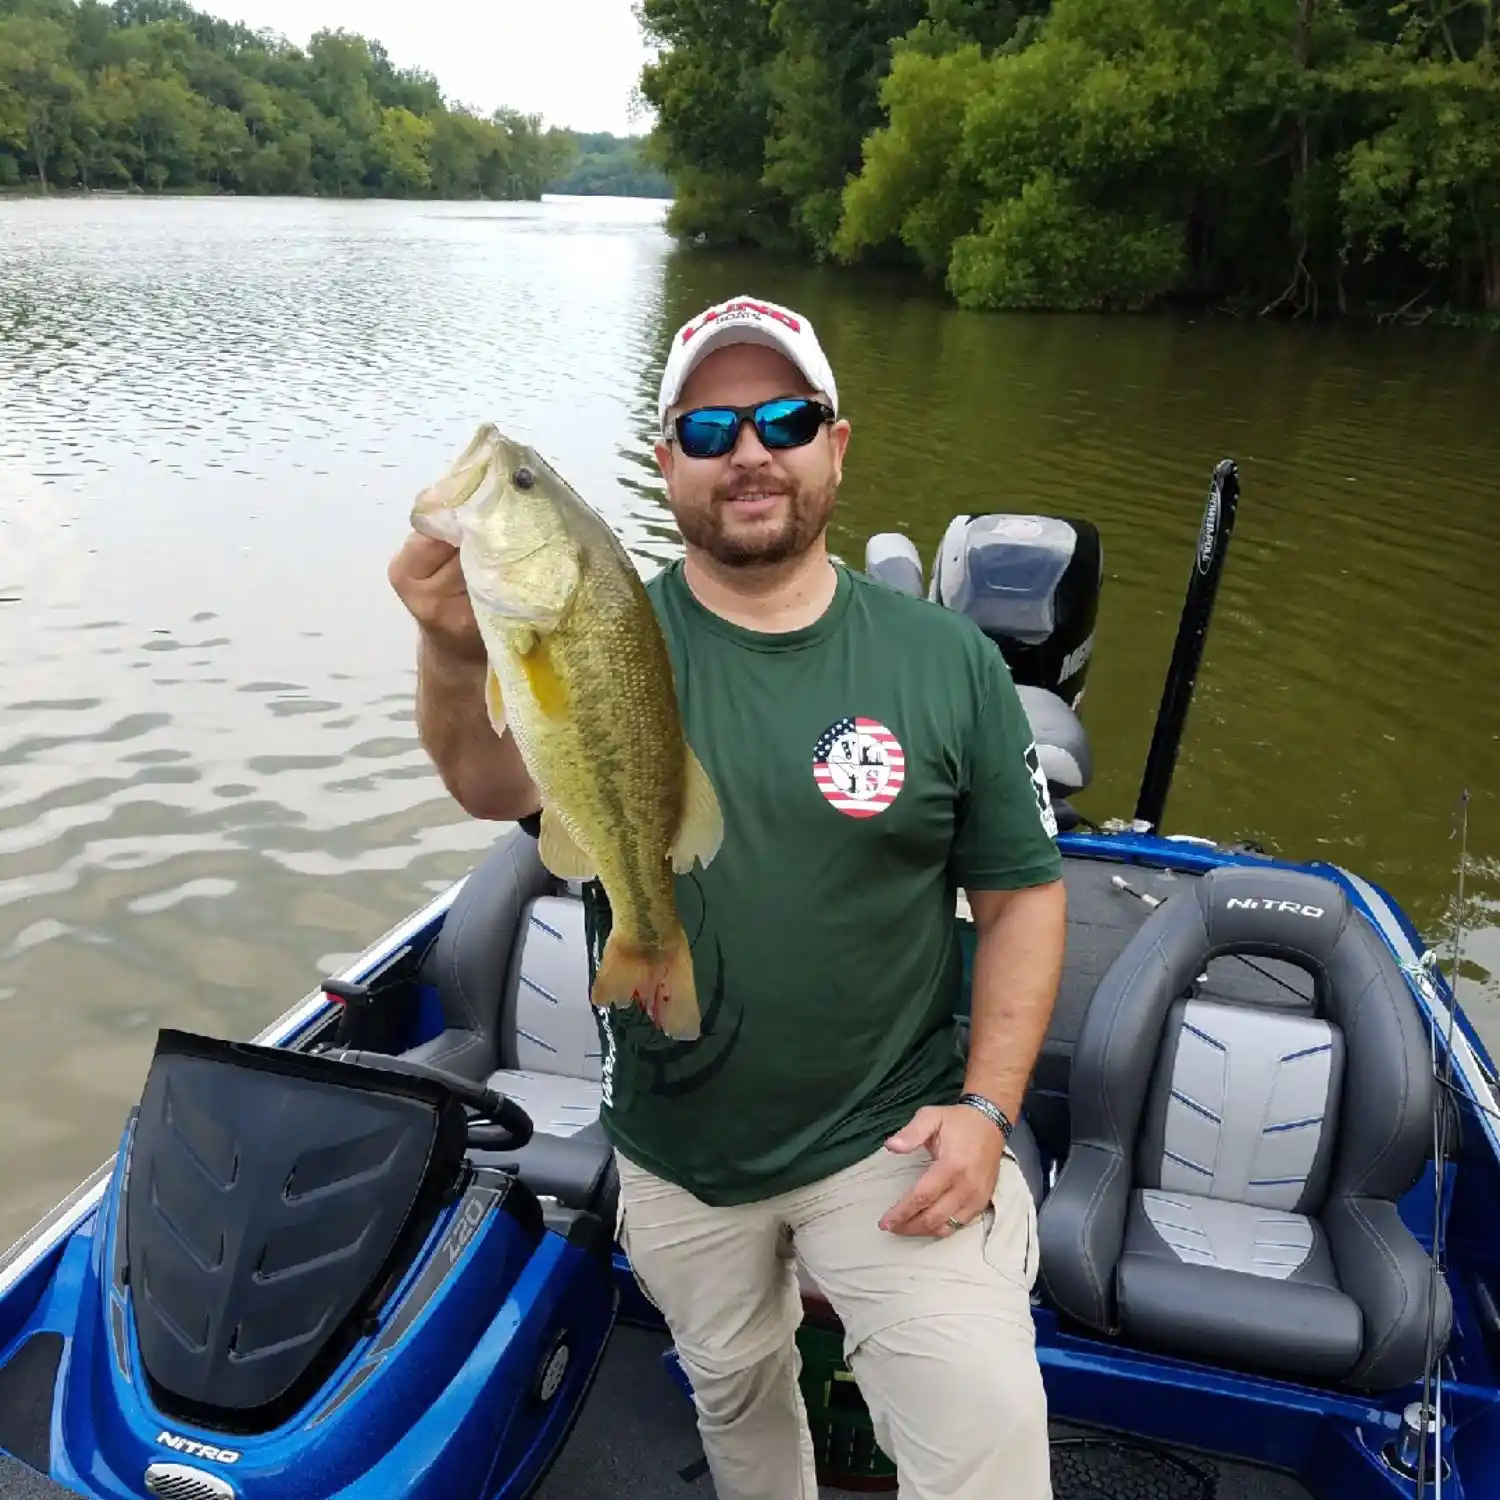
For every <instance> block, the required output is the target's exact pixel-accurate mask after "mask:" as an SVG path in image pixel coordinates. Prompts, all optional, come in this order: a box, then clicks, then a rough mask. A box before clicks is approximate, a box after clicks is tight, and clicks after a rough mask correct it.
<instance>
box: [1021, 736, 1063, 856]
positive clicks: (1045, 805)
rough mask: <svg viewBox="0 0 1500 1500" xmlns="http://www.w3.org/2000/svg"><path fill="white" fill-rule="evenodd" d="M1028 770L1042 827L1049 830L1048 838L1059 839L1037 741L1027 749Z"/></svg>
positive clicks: (1050, 794)
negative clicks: (1037, 750) (1037, 751)
mask: <svg viewBox="0 0 1500 1500" xmlns="http://www.w3.org/2000/svg"><path fill="white" fill-rule="evenodd" d="M1026 769H1027V771H1029V772H1030V773H1031V791H1032V795H1033V796H1034V797H1035V798H1036V812H1037V816H1038V817H1039V818H1040V819H1041V820H1042V827H1043V828H1045V829H1046V830H1047V837H1048V838H1049V839H1055V838H1056V837H1057V814H1056V813H1055V812H1053V810H1052V792H1051V789H1050V788H1049V787H1048V786H1047V773H1046V772H1045V771H1044V770H1042V761H1041V757H1040V756H1039V755H1038V754H1037V753H1036V741H1035V740H1033V741H1032V742H1031V744H1029V745H1028V746H1027V747H1026Z"/></svg>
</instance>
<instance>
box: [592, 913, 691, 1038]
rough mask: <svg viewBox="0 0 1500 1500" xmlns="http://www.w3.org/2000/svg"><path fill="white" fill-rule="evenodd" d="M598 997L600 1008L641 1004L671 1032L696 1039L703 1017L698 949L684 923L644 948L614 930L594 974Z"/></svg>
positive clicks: (672, 1035) (676, 1035)
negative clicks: (661, 941) (659, 943)
mask: <svg viewBox="0 0 1500 1500" xmlns="http://www.w3.org/2000/svg"><path fill="white" fill-rule="evenodd" d="M593 1001H594V1004H595V1005H597V1006H599V1007H600V1008H601V1009H603V1008H604V1007H606V1006H611V1005H638V1006H640V1008H641V1009H642V1010H644V1011H645V1012H646V1014H647V1015H648V1016H650V1018H651V1021H652V1024H653V1025H654V1026H656V1027H657V1028H658V1029H659V1030H661V1031H664V1032H665V1033H666V1034H667V1035H668V1036H669V1037H672V1038H673V1039H674V1040H676V1041H679V1042H692V1041H696V1040H697V1039H698V1037H699V1035H700V1034H701V1025H702V1017H701V1015H700V1014H699V1010H698V985H697V981H696V979H695V978H694V975H693V952H692V949H691V948H689V947H688V940H687V933H685V932H684V931H683V930H682V924H681V923H678V924H677V927H676V930H675V931H674V932H673V934H672V936H671V937H670V938H669V939H668V940H667V942H666V943H664V944H663V945H662V946H661V947H660V948H645V947H642V946H640V945H639V944H637V943H632V942H631V941H630V940H629V939H628V938H625V937H623V936H621V934H620V933H619V932H611V933H610V935H609V937H608V938H607V939H606V941H605V944H604V954H603V956H602V957H601V958H600V960H599V972H598V973H597V974H596V975H595V976H594V990H593Z"/></svg>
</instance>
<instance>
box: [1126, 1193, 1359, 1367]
mask: <svg viewBox="0 0 1500 1500" xmlns="http://www.w3.org/2000/svg"><path fill="white" fill-rule="evenodd" d="M1115 1291H1116V1296H1117V1298H1118V1305H1119V1312H1120V1324H1121V1327H1122V1329H1123V1330H1124V1332H1125V1333H1126V1334H1127V1335H1128V1336H1129V1337H1130V1338H1131V1339H1132V1340H1133V1341H1135V1342H1137V1343H1140V1344H1144V1345H1147V1346H1150V1347H1155V1348H1159V1349H1163V1350H1168V1351H1171V1352H1173V1353H1177V1354H1180V1355H1183V1356H1184V1357H1186V1358H1189V1359H1192V1358H1197V1359H1204V1360H1211V1361H1212V1362H1213V1363H1215V1364H1221V1365H1222V1364H1229V1365H1240V1366H1242V1367H1244V1368H1247V1369H1257V1368H1258V1369H1265V1368H1271V1369H1276V1370H1278V1371H1280V1372H1281V1373H1283V1374H1286V1375H1294V1376H1295V1375H1303V1376H1310V1377H1312V1378H1314V1379H1338V1378H1340V1377H1342V1376H1344V1375H1347V1374H1348V1373H1349V1371H1350V1370H1352V1369H1353V1368H1354V1365H1355V1362H1356V1361H1357V1360H1358V1359H1359V1356H1360V1352H1361V1348H1362V1345H1363V1339H1364V1321H1363V1319H1362V1317H1361V1316H1360V1311H1359V1307H1358V1305H1357V1304H1356V1303H1355V1302H1354V1300H1353V1298H1351V1297H1349V1296H1348V1295H1347V1294H1346V1293H1345V1292H1344V1291H1343V1290H1342V1289H1341V1288H1340V1286H1339V1284H1338V1278H1337V1276H1336V1275H1335V1273H1334V1267H1333V1257H1332V1255H1331V1254H1330V1253H1329V1247H1328V1238H1327V1236H1326V1235H1325V1234H1324V1232H1323V1229H1322V1227H1321V1226H1320V1225H1319V1224H1318V1223H1317V1222H1316V1221H1315V1220H1313V1219H1309V1218H1305V1217H1303V1216H1302V1215H1300V1214H1294V1213H1284V1212H1280V1211H1277V1210H1274V1209H1265V1208H1259V1207H1256V1206H1255V1205H1253V1204H1246V1203H1232V1202H1227V1201H1225V1200H1223V1199H1218V1198H1200V1197H1195V1196H1193V1195H1191V1194H1187V1193H1169V1192H1155V1191H1145V1192H1136V1193H1134V1194H1132V1200H1131V1205H1130V1213H1129V1216H1128V1218H1127V1220H1126V1224H1125V1246H1124V1249H1123V1251H1122V1253H1121V1255H1120V1259H1119V1262H1118V1264H1117V1266H1116V1268H1115Z"/></svg>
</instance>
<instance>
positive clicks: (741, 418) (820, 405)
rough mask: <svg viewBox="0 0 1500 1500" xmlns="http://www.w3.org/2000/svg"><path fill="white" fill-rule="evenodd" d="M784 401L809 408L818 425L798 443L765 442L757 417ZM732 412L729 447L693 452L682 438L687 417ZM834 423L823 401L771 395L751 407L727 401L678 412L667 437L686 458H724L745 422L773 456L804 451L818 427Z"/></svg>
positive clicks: (829, 410) (736, 441) (815, 398)
mask: <svg viewBox="0 0 1500 1500" xmlns="http://www.w3.org/2000/svg"><path fill="white" fill-rule="evenodd" d="M787 402H793V403H796V404H799V405H801V406H803V407H810V408H811V409H812V410H814V411H816V412H817V414H818V417H819V421H818V426H817V427H814V428H813V430H812V431H811V432H810V433H809V434H808V435H807V437H806V438H805V439H804V440H803V441H802V442H800V443H772V442H769V441H767V438H766V434H765V431H764V429H763V428H762V426H761V424H760V422H759V420H758V416H759V414H760V413H761V412H762V411H764V410H765V409H766V407H768V406H780V405H783V404H785V403H787ZM710 411H713V412H719V411H725V412H732V413H733V414H734V416H735V418H736V419H737V420H736V421H735V424H734V436H733V438H731V440H730V442H729V446H728V447H727V448H725V449H724V450H723V452H720V453H694V452H692V451H691V450H690V449H689V448H688V446H687V444H686V443H684V442H683V439H682V424H683V423H684V422H685V421H686V420H687V419H688V418H689V417H695V416H698V415H699V414H700V413H702V412H710ZM836 420H837V413H836V412H835V411H834V409H833V408H832V407H831V406H829V404H828V403H827V402H826V401H819V400H818V399H817V397H815V396H772V397H770V398H769V399H767V400H765V401H757V402H755V403H754V405H752V406H731V405H730V404H729V403H728V402H727V401H720V402H715V403H713V404H712V405H710V406H695V407H693V408H692V410H691V411H685V412H681V413H679V415H678V416H676V417H674V418H673V419H672V423H671V428H670V435H671V436H672V437H675V438H676V440H677V446H678V447H679V448H680V449H681V450H682V452H683V453H684V454H685V455H686V456H687V457H688V458H698V459H707V458H726V457H728V455H729V454H731V453H733V452H734V450H735V447H736V445H737V444H738V443H739V440H740V433H741V432H742V431H744V427H745V423H746V422H748V423H749V424H750V425H751V426H752V427H753V428H754V429H755V435H756V437H758V438H759V439H760V441H761V442H762V443H763V444H764V445H765V447H767V448H768V449H770V451H771V452H773V453H781V452H785V451H786V450H787V449H790V448H805V447H806V446H807V445H808V443H810V442H812V440H813V439H814V438H815V437H817V435H818V431H819V429H820V428H823V427H827V426H828V425H829V424H830V423H832V422H834V421H836Z"/></svg>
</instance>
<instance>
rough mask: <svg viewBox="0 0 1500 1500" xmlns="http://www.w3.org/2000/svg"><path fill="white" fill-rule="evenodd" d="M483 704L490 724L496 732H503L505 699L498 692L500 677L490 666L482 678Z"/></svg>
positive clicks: (500, 733)
mask: <svg viewBox="0 0 1500 1500" xmlns="http://www.w3.org/2000/svg"><path fill="white" fill-rule="evenodd" d="M484 706H485V708H486V709H488V710H489V715H490V725H491V727H492V728H493V729H494V731H495V733H496V734H499V735H503V734H504V733H505V699H504V698H503V697H502V696H501V693H500V679H499V678H498V677H497V676H496V675H495V669H494V668H493V667H491V668H490V669H489V671H488V672H487V673H486V674H485V679H484Z"/></svg>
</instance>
